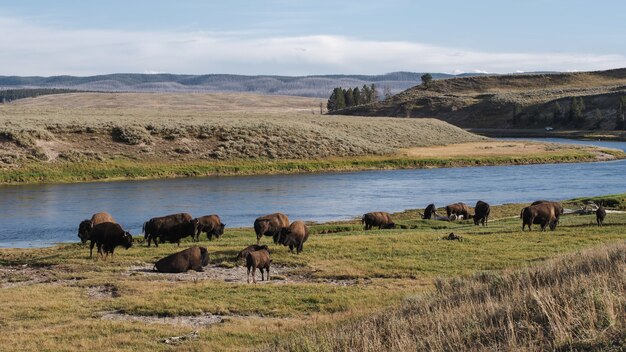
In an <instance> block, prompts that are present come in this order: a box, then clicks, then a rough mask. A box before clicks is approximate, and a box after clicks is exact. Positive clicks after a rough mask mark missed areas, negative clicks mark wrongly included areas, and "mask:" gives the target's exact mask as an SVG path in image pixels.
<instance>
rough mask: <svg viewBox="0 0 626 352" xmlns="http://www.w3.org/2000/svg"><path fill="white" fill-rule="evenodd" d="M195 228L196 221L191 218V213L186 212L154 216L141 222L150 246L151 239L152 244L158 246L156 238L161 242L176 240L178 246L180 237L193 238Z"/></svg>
mask: <svg viewBox="0 0 626 352" xmlns="http://www.w3.org/2000/svg"><path fill="white" fill-rule="evenodd" d="M196 228H197V221H196V220H195V219H192V218H191V215H189V214H187V213H178V214H171V215H166V216H161V217H155V218H152V219H150V220H148V221H146V222H145V223H144V224H143V231H144V236H145V238H146V240H147V241H148V247H150V241H153V242H154V245H155V246H156V247H158V246H159V245H158V244H157V239H159V240H160V242H161V243H163V242H165V241H167V242H171V243H174V242H176V243H178V245H179V246H180V240H181V239H182V238H185V237H188V236H191V237H192V238H193V237H194V236H195V234H196Z"/></svg>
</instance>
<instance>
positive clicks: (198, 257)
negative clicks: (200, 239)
mask: <svg viewBox="0 0 626 352" xmlns="http://www.w3.org/2000/svg"><path fill="white" fill-rule="evenodd" d="M207 265H209V252H208V251H207V249H206V248H204V247H198V246H193V247H190V248H187V249H185V250H184V251H180V252H178V253H174V254H170V255H168V256H167V257H165V258H162V259H159V261H157V262H156V263H155V264H154V268H155V270H157V271H158V272H161V273H184V272H187V270H195V271H204V269H203V267H205V266H207Z"/></svg>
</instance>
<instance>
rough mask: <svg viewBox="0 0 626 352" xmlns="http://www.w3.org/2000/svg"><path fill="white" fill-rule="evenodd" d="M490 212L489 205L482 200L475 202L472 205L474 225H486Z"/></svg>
mask: <svg viewBox="0 0 626 352" xmlns="http://www.w3.org/2000/svg"><path fill="white" fill-rule="evenodd" d="M490 212H491V207H490V206H489V204H487V203H485V202H483V201H482V200H479V201H478V202H476V206H475V207H474V225H478V224H482V225H483V226H487V222H488V221H489V213H490Z"/></svg>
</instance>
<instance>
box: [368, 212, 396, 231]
mask: <svg viewBox="0 0 626 352" xmlns="http://www.w3.org/2000/svg"><path fill="white" fill-rule="evenodd" d="M361 224H365V230H371V229H372V227H373V226H378V229H379V230H380V229H393V228H395V227H396V224H395V223H394V222H393V221H392V220H391V216H390V215H389V213H386V212H384V211H377V212H373V213H367V214H363V217H362V218H361Z"/></svg>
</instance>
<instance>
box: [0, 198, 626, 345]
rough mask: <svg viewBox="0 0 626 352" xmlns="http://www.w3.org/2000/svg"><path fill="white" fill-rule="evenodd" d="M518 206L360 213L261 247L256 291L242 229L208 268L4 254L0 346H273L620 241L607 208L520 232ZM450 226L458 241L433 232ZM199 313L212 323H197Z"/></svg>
mask: <svg viewBox="0 0 626 352" xmlns="http://www.w3.org/2000/svg"><path fill="white" fill-rule="evenodd" d="M625 198H626V195H616V196H610V197H605V199H612V200H614V202H613V203H612V204H613V206H614V207H615V208H616V209H623V208H624V206H625V205H626V204H625V203H624V199H625ZM580 201H582V200H576V202H580ZM521 207H522V205H504V206H498V207H494V209H493V215H492V218H493V219H494V220H492V221H491V222H490V224H489V226H488V227H484V228H483V227H475V226H474V225H473V224H472V223H470V222H469V221H461V222H457V223H449V222H439V221H430V220H420V219H419V217H418V212H417V211H407V212H404V213H400V214H396V215H395V219H396V220H397V223H398V224H399V225H400V228H399V229H395V230H382V231H380V230H373V231H363V230H362V228H361V225H360V224H359V223H357V222H356V221H353V222H341V223H329V224H319V225H312V226H311V232H312V235H311V236H310V238H309V240H308V241H307V242H306V243H305V245H304V252H303V253H302V254H300V255H295V254H290V253H289V252H288V250H287V248H286V247H277V246H275V245H273V244H272V245H270V248H271V250H272V259H273V264H272V265H273V268H272V275H273V278H272V280H271V281H270V282H269V283H260V282H259V283H258V284H257V285H253V284H246V282H245V279H246V278H245V270H243V268H242V267H241V266H239V265H238V263H237V262H236V261H235V256H236V254H237V252H238V251H239V250H241V249H242V248H243V247H245V246H247V245H249V244H252V243H254V242H255V239H256V238H255V235H254V233H253V230H252V229H249V228H245V229H227V231H226V233H225V235H224V236H223V238H222V239H220V240H218V241H215V240H214V241H211V242H208V241H206V240H205V241H203V242H201V243H200V244H201V245H203V246H206V247H207V248H208V250H209V253H210V256H211V264H210V265H209V266H208V267H207V268H206V270H205V272H204V273H194V272H190V273H188V274H157V273H153V272H151V263H154V261H155V260H157V259H158V258H160V257H163V256H165V255H167V254H170V253H172V252H174V251H177V250H179V248H177V247H176V245H172V244H165V245H161V246H160V247H158V248H154V247H152V248H147V247H146V246H145V244H141V243H139V242H140V239H139V238H137V239H138V242H137V243H135V244H134V246H133V247H131V248H130V249H129V250H124V249H121V248H118V249H117V251H116V254H115V257H114V258H113V259H111V258H109V260H107V261H104V260H101V259H89V258H88V252H89V250H88V248H87V247H84V246H81V245H79V244H63V245H58V246H54V247H49V248H39V249H0V311H1V312H2V314H1V315H0V326H1V327H2V328H3V330H4V331H6V333H5V334H2V335H1V336H0V345H1V346H3V349H4V350H21V351H29V350H33V351H34V350H76V349H89V350H90V349H98V350H128V351H130V350H147V349H150V350H170V349H172V346H170V345H168V344H166V343H163V342H162V339H165V338H167V337H172V336H183V335H187V334H190V333H192V332H193V331H197V332H198V336H197V338H192V339H189V340H184V341H183V342H182V343H181V344H180V345H177V346H176V349H177V350H213V351H231V350H242V349H247V350H252V349H258V348H259V347H263V346H268V344H270V345H274V346H280V345H281V344H282V343H283V342H285V341H291V340H290V339H292V338H293V336H295V335H294V334H301V333H303V332H304V331H317V330H318V329H324V328H328V327H332V326H336V324H343V323H344V322H358V321H361V320H362V319H366V318H367V317H370V316H372V315H373V314H376V313H378V312H381V311H387V310H388V309H390V307H397V306H398V305H400V304H401V303H402V302H403V301H404V299H405V298H406V297H415V296H417V297H420V296H422V295H428V294H430V293H431V292H433V291H434V289H435V287H436V285H435V284H436V282H438V280H441V279H442V278H444V279H445V278H449V279H454V278H458V277H471V276H473V275H475V274H477V273H485V272H487V273H497V272H499V271H500V270H510V269H512V268H513V269H514V268H524V267H528V266H536V265H542V263H543V262H544V261H545V260H546V259H548V258H553V257H555V256H558V255H561V254H564V253H572V252H576V251H580V250H583V249H586V248H590V247H595V246H600V245H603V244H609V246H614V245H617V244H619V243H624V241H625V240H626V232H625V231H624V228H625V225H626V214H609V215H608V217H607V220H606V226H604V227H602V228H598V227H596V226H593V223H594V221H595V219H594V217H592V216H575V215H569V216H564V217H563V218H562V220H561V224H560V225H559V227H558V228H557V230H556V231H554V232H545V233H540V232H537V231H533V232H522V231H521V230H520V228H521V224H520V220H519V219H518V218H516V217H517V216H519V210H520V208H521ZM498 219H499V220H498ZM450 232H454V233H455V234H457V235H461V236H462V237H463V241H446V240H442V239H441V238H442V237H443V236H445V235H447V234H448V233H450ZM269 242H271V239H270V238H264V239H263V240H262V243H268V244H269ZM190 244H191V243H189V242H185V243H183V244H182V245H181V249H182V248H185V247H186V246H188V245H190ZM622 289H623V288H622ZM207 315H217V316H218V317H217V319H218V320H221V322H220V323H216V324H209V325H202V324H201V323H194V319H200V320H201V319H203V318H205V317H206V316H207ZM168 319H179V320H180V321H181V324H179V325H175V324H168V323H167V322H168ZM194 324H195V325H194ZM302 349H303V350H306V349H305V348H302Z"/></svg>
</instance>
